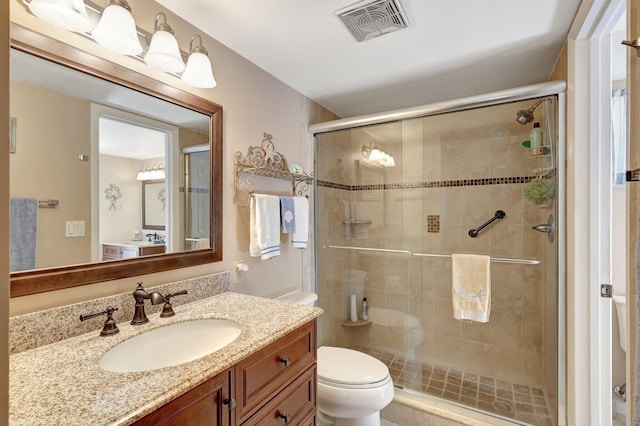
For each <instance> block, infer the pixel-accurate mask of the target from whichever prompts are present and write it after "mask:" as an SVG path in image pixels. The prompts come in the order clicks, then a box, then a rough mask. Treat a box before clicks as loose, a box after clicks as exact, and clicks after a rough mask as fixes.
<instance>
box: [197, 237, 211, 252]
mask: <svg viewBox="0 0 640 426" xmlns="http://www.w3.org/2000/svg"><path fill="white" fill-rule="evenodd" d="M209 247H210V245H209V239H208V238H198V240H197V241H196V250H202V249H208V248H209Z"/></svg>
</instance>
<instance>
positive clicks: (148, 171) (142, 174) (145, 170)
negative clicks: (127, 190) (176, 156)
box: [136, 164, 165, 180]
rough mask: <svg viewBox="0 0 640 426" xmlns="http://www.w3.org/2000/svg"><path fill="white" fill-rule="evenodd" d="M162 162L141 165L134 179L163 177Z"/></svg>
mask: <svg viewBox="0 0 640 426" xmlns="http://www.w3.org/2000/svg"><path fill="white" fill-rule="evenodd" d="M164 178H165V173H164V164H154V165H152V166H147V167H142V168H141V169H140V171H139V172H138V176H136V180H155V179H164Z"/></svg>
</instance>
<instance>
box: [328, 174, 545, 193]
mask: <svg viewBox="0 0 640 426" xmlns="http://www.w3.org/2000/svg"><path fill="white" fill-rule="evenodd" d="M534 178H535V176H510V177H501V178H483V179H459V180H437V181H426V182H406V183H384V184H376V185H345V184H343V183H334V182H328V181H325V180H318V186H322V187H325V188H333V189H343V190H346V191H376V190H385V189H421V188H451V187H459V186H484V185H510V184H517V183H529V182H530V181H531V180H532V179H534Z"/></svg>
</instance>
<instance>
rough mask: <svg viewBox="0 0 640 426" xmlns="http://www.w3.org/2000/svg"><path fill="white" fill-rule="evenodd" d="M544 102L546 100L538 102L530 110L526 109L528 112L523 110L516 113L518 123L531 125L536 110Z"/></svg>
mask: <svg viewBox="0 0 640 426" xmlns="http://www.w3.org/2000/svg"><path fill="white" fill-rule="evenodd" d="M542 101H544V99H540V100H539V101H538V102H536V103H535V105H533V106H532V107H531V108H529V109H526V110H525V109H521V110H520V111H518V112H517V113H516V121H517V122H518V123H520V124H523V125H524V124H527V123H531V122H532V121H533V111H535V110H536V108H538V105H540V104H541V103H542Z"/></svg>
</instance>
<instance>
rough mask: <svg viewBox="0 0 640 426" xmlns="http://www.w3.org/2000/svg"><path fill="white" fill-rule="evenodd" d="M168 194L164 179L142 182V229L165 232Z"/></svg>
mask: <svg viewBox="0 0 640 426" xmlns="http://www.w3.org/2000/svg"><path fill="white" fill-rule="evenodd" d="M166 206H167V192H166V187H165V183H164V179H154V180H143V181H142V228H143V229H154V230H162V231H164V230H165V217H166V214H165V211H166Z"/></svg>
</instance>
